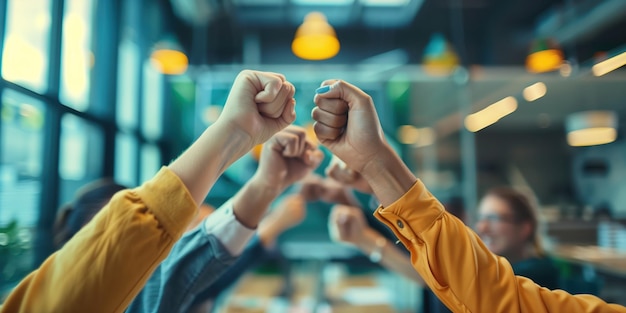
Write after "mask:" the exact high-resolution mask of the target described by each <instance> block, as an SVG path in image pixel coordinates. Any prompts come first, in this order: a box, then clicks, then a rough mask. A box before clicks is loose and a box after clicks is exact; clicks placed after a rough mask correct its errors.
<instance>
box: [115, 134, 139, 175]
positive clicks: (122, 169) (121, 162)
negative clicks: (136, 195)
mask: <svg viewBox="0 0 626 313" xmlns="http://www.w3.org/2000/svg"><path fill="white" fill-rule="evenodd" d="M137 146H138V145H137V139H136V138H135V137H133V136H130V135H127V134H121V133H119V134H117V136H116V137H115V181H116V182H118V183H120V184H122V185H124V186H136V185H137Z"/></svg>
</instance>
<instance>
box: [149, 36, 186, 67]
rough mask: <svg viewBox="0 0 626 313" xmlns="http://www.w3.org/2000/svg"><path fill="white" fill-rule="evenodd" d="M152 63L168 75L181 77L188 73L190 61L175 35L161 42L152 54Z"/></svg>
mask: <svg viewBox="0 0 626 313" xmlns="http://www.w3.org/2000/svg"><path fill="white" fill-rule="evenodd" d="M150 63H151V64H152V66H154V68H155V69H156V70H157V71H159V72H161V73H163V74H166V75H179V74H182V73H184V72H185V71H187V67H188V66H189V60H188V59H187V56H186V55H185V53H184V52H183V49H182V47H181V45H180V43H178V41H177V40H176V38H175V37H174V36H173V35H166V36H165V37H164V38H163V39H161V40H159V42H157V43H156V45H155V46H154V48H153V49H152V53H151V54H150Z"/></svg>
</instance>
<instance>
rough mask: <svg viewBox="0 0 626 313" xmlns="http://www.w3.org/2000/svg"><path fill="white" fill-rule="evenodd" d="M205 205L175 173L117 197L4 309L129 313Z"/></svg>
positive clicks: (161, 175)
mask: <svg viewBox="0 0 626 313" xmlns="http://www.w3.org/2000/svg"><path fill="white" fill-rule="evenodd" d="M196 211H197V207H196V204H195V202H194V200H193V199H192V197H191V196H190V195H189V193H188V191H187V189H186V188H185V186H184V185H183V183H182V182H181V181H180V179H179V178H178V176H176V175H175V174H174V173H173V172H171V171H170V170H169V169H168V168H166V167H164V168H162V169H161V170H160V171H159V173H157V175H156V176H155V177H154V178H153V179H152V180H150V181H148V182H146V183H144V184H143V185H142V186H140V187H138V188H136V189H133V190H125V191H121V192H119V193H117V194H116V195H115V196H114V197H113V198H112V199H111V201H110V202H109V204H107V205H106V206H105V207H104V208H103V209H102V210H101V211H100V212H99V213H98V214H97V215H96V216H95V217H94V218H93V219H92V221H91V222H89V223H88V224H87V225H86V226H85V227H83V229H81V230H80V231H79V232H78V233H77V234H76V235H75V236H74V237H73V238H72V239H71V240H70V241H68V243H67V244H66V245H65V246H64V247H63V248H62V249H60V250H59V251H57V252H56V253H54V254H53V255H51V256H50V257H49V258H48V259H47V260H46V261H45V262H44V263H43V264H42V265H41V267H40V268H39V269H37V270H35V271H34V272H32V273H31V274H30V275H29V276H27V277H26V278H25V279H24V280H23V281H22V282H21V283H20V284H19V285H18V286H17V287H16V288H15V289H14V291H13V292H12V293H11V294H10V295H9V297H8V299H7V301H6V302H5V303H4V306H3V307H2V312H38V313H39V312H123V311H124V309H126V307H127V306H128V304H129V303H130V302H131V300H132V299H133V298H134V297H135V296H136V295H137V294H138V293H139V291H140V290H141V288H142V287H143V285H144V284H145V283H146V281H147V280H148V278H149V277H150V276H151V275H152V272H153V271H154V270H155V268H156V267H157V266H158V265H159V263H161V261H163V259H165V258H166V257H167V255H168V253H169V252H170V249H171V248H172V246H173V245H174V243H175V242H176V241H177V240H178V239H179V238H180V237H181V236H182V234H183V232H184V231H185V228H186V227H187V225H188V224H189V223H190V222H191V220H192V219H193V217H194V215H195V214H196Z"/></svg>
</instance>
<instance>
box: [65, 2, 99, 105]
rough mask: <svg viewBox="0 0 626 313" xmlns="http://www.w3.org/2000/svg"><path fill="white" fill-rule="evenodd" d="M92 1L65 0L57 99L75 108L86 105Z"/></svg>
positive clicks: (91, 64) (89, 67) (91, 53)
mask: <svg viewBox="0 0 626 313" xmlns="http://www.w3.org/2000/svg"><path fill="white" fill-rule="evenodd" d="M91 21H92V1H90V0H66V1H65V14H64V15H63V40H62V44H63V45H62V50H61V94H60V96H61V101H62V102H63V103H65V104H67V105H69V106H71V107H73V108H75V109H77V110H80V111H85V110H86V109H87V108H88V107H89V102H88V101H89V85H90V79H89V76H90V75H89V74H90V71H91V68H92V67H93V64H94V62H95V58H94V55H93V52H92V51H91Z"/></svg>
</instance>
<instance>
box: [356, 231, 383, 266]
mask: <svg viewBox="0 0 626 313" xmlns="http://www.w3.org/2000/svg"><path fill="white" fill-rule="evenodd" d="M363 237H364V238H365V243H364V244H362V246H361V248H360V249H361V251H362V252H363V253H364V254H365V255H367V256H368V257H369V259H370V261H372V262H374V263H378V262H380V261H381V260H382V258H383V250H384V249H385V246H386V245H387V239H386V238H385V237H383V236H382V235H381V234H379V233H377V232H376V231H374V230H373V229H367V230H366V231H365V233H364V236H363Z"/></svg>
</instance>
